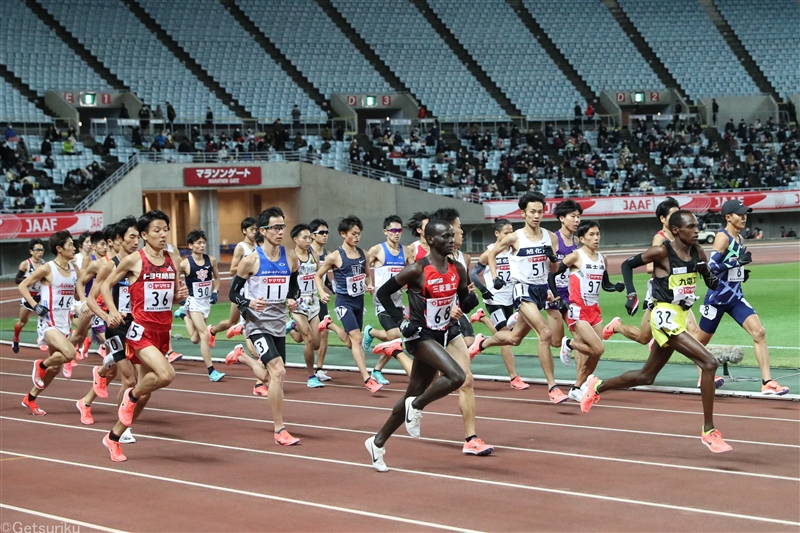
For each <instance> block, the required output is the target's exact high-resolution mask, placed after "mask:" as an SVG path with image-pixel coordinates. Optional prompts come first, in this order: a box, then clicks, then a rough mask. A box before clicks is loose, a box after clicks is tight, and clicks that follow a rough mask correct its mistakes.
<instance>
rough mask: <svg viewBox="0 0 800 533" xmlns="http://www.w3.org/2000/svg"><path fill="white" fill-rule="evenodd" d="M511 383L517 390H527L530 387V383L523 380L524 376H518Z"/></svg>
mask: <svg viewBox="0 0 800 533" xmlns="http://www.w3.org/2000/svg"><path fill="white" fill-rule="evenodd" d="M510 385H511V388H512V389H517V390H525V389H529V388H530V385H528V384H527V383H525V382H524V381H522V376H516V377H515V378H514V379H512V380H511V381H510Z"/></svg>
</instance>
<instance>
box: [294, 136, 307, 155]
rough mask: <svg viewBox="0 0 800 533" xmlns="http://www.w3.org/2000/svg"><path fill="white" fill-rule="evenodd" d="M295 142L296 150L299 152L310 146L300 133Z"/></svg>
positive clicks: (295, 137)
mask: <svg viewBox="0 0 800 533" xmlns="http://www.w3.org/2000/svg"><path fill="white" fill-rule="evenodd" d="M293 142H294V149H295V150H299V149H301V148H304V147H306V146H308V143H307V142H306V140H305V139H303V136H302V135H300V132H299V131H298V132H297V133H296V134H295V136H294V141H293Z"/></svg>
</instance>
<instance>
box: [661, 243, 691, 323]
mask: <svg viewBox="0 0 800 533" xmlns="http://www.w3.org/2000/svg"><path fill="white" fill-rule="evenodd" d="M663 246H664V247H666V249H667V259H668V261H669V272H670V273H669V276H667V277H664V278H659V277H653V299H654V300H655V301H656V302H665V303H670V304H675V305H678V306H680V307H681V308H682V309H689V308H691V307H692V304H693V303H694V302H695V300H697V295H696V294H695V291H696V289H697V263H698V261H699V256H698V255H697V249H696V248H694V247H692V248H691V259H690V260H689V261H684V260H683V259H681V258H680V257H678V254H676V253H675V250H673V249H672V244H671V243H669V242H665V243H664V244H663Z"/></svg>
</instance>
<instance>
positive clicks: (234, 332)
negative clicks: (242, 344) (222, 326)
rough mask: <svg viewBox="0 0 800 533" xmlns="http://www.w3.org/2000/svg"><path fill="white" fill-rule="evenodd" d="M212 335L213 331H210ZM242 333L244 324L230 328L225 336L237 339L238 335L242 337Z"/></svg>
mask: <svg viewBox="0 0 800 533" xmlns="http://www.w3.org/2000/svg"><path fill="white" fill-rule="evenodd" d="M208 331H209V333H211V330H210V329H209V330H208ZM242 331H244V324H241V323H239V324H236V325H235V326H231V327H229V328H228V331H227V332H226V333H225V336H226V337H228V338H229V339H232V338H234V337H236V336H237V335H241V334H242Z"/></svg>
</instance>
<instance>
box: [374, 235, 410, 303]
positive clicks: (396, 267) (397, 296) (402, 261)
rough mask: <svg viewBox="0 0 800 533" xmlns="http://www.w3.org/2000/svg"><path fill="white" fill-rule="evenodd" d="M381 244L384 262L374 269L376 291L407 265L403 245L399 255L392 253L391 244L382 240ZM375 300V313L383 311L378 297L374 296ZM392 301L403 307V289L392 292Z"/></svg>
mask: <svg viewBox="0 0 800 533" xmlns="http://www.w3.org/2000/svg"><path fill="white" fill-rule="evenodd" d="M381 246H383V264H382V265H381V266H379V267H375V268H374V269H373V270H374V271H375V291H376V292H377V291H378V289H379V288H380V287H381V286H382V285H383V284H384V283H386V282H387V281H389V280H390V279H391V278H393V277H395V276H396V275H397V274H399V273H400V271H401V270H403V268H405V266H406V254H405V251H404V250H403V246H402V245H400V253H398V254H397V255H392V253H391V251H390V249H389V246H387V245H386V243H385V242H382V243H381ZM374 302H375V314H376V315H377V314H379V313H382V312H383V311H384V310H385V309H384V308H383V306H382V305H381V303H380V301H379V300H378V298H374ZM392 303H394V305H395V307H403V293H402V292H401V291H397V292H396V293H394V294H392Z"/></svg>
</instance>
